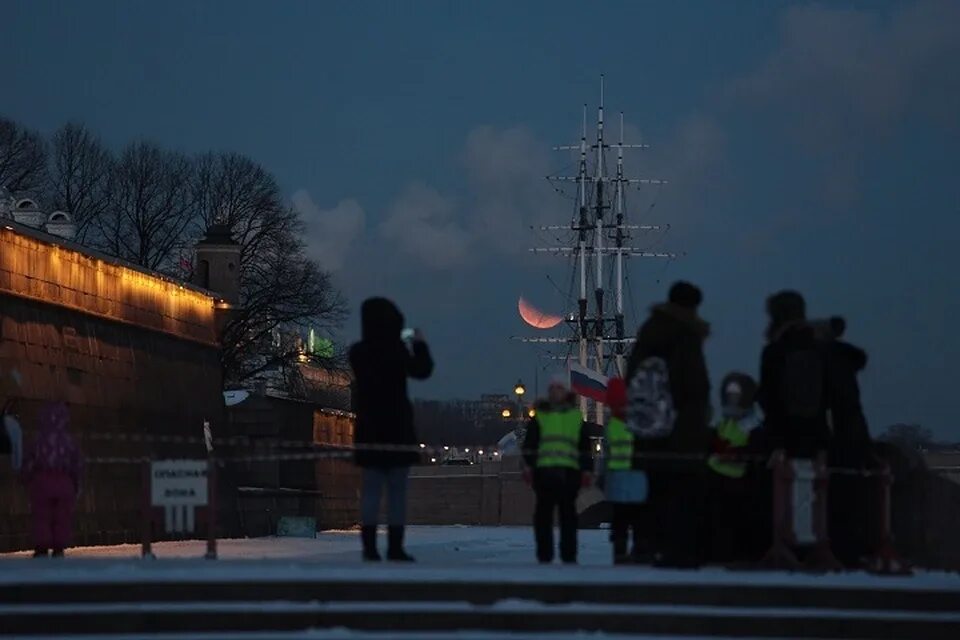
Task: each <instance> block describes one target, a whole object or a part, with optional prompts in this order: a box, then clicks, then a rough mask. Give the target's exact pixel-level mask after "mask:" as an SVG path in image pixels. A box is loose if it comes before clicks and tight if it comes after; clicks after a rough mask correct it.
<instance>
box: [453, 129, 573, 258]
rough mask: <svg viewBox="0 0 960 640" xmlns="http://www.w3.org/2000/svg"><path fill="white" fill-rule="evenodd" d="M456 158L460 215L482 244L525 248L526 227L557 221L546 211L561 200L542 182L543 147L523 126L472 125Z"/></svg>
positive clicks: (546, 158) (511, 249) (546, 159)
mask: <svg viewBox="0 0 960 640" xmlns="http://www.w3.org/2000/svg"><path fill="white" fill-rule="evenodd" d="M462 162H463V167H464V170H465V171H466V175H467V180H468V185H469V187H468V188H469V193H468V199H467V207H466V209H467V210H466V212H465V216H466V217H467V219H468V220H469V227H470V231H471V233H472V234H473V235H474V236H476V237H477V238H478V239H479V240H480V241H481V242H482V243H484V244H485V245H487V246H488V247H490V248H492V249H495V250H498V251H501V252H504V253H518V252H521V251H525V250H526V248H527V246H528V245H529V243H530V240H531V236H530V232H529V227H530V226H536V225H540V224H546V223H547V222H548V221H550V220H552V221H553V222H554V224H556V222H557V221H558V219H563V216H552V215H551V209H554V208H555V207H558V206H563V202H562V201H560V200H556V199H555V198H553V197H552V196H553V195H554V194H553V191H552V189H551V188H550V185H549V184H548V183H547V180H546V176H547V174H548V173H549V172H550V167H551V162H550V157H549V146H548V145H547V144H546V143H544V142H543V141H541V140H538V139H537V138H536V136H534V135H533V133H532V132H531V131H530V130H529V129H528V128H526V127H519V126H518V127H511V128H509V129H496V128H494V127H489V126H482V127H477V128H475V129H473V130H472V131H470V133H469V134H468V135H467V140H466V143H465V145H464V151H463V155H462Z"/></svg>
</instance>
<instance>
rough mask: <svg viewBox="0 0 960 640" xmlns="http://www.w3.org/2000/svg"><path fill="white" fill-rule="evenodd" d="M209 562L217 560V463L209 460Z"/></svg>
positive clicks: (207, 556) (212, 459)
mask: <svg viewBox="0 0 960 640" xmlns="http://www.w3.org/2000/svg"><path fill="white" fill-rule="evenodd" d="M204 557H205V558H206V559H207V560H216V559H217V461H216V459H214V458H213V456H211V457H209V458H207V554H206V555H205V556H204Z"/></svg>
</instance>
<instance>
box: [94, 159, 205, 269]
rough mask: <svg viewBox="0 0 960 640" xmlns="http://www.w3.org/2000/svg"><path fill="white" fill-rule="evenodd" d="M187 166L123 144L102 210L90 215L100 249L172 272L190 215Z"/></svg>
mask: <svg viewBox="0 0 960 640" xmlns="http://www.w3.org/2000/svg"><path fill="white" fill-rule="evenodd" d="M191 166H192V165H191V162H190V160H189V159H188V158H187V157H186V156H184V155H182V154H179V153H175V152H171V151H164V150H162V149H160V148H159V147H157V146H156V145H154V144H151V143H147V142H139V143H134V144H132V145H130V146H128V147H127V148H126V149H125V150H124V152H123V153H122V154H121V155H120V158H119V159H118V161H117V163H116V166H115V167H114V171H113V178H112V184H111V189H110V197H109V199H108V201H107V205H106V210H105V211H104V213H103V214H102V215H100V216H99V217H98V218H96V221H97V236H98V238H97V243H98V244H99V245H100V247H101V248H102V249H103V250H104V251H106V252H107V253H110V254H111V255H114V256H117V257H119V258H123V259H124V260H128V261H130V262H133V263H136V264H139V265H141V266H144V267H147V268H148V269H154V270H159V271H168V270H172V269H173V268H174V267H175V264H176V260H175V254H176V249H177V247H179V246H180V245H181V244H182V242H183V237H184V234H185V233H186V231H187V229H188V228H189V227H190V224H191V222H192V220H193V217H194V216H195V214H196V209H195V208H194V206H193V193H192V189H191Z"/></svg>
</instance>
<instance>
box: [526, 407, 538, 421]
mask: <svg viewBox="0 0 960 640" xmlns="http://www.w3.org/2000/svg"><path fill="white" fill-rule="evenodd" d="M527 416H528V417H529V418H530V419H531V420H532V419H533V418H536V417H537V410H536V409H534V408H533V407H530V411H527Z"/></svg>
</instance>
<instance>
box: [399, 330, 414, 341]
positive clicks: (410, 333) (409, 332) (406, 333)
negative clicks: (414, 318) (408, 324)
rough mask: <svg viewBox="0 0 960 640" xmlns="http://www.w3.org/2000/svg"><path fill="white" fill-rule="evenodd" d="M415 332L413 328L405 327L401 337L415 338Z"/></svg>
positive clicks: (405, 338)
mask: <svg viewBox="0 0 960 640" xmlns="http://www.w3.org/2000/svg"><path fill="white" fill-rule="evenodd" d="M413 334H414V331H413V329H404V330H403V331H401V332H400V339H401V340H413Z"/></svg>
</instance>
